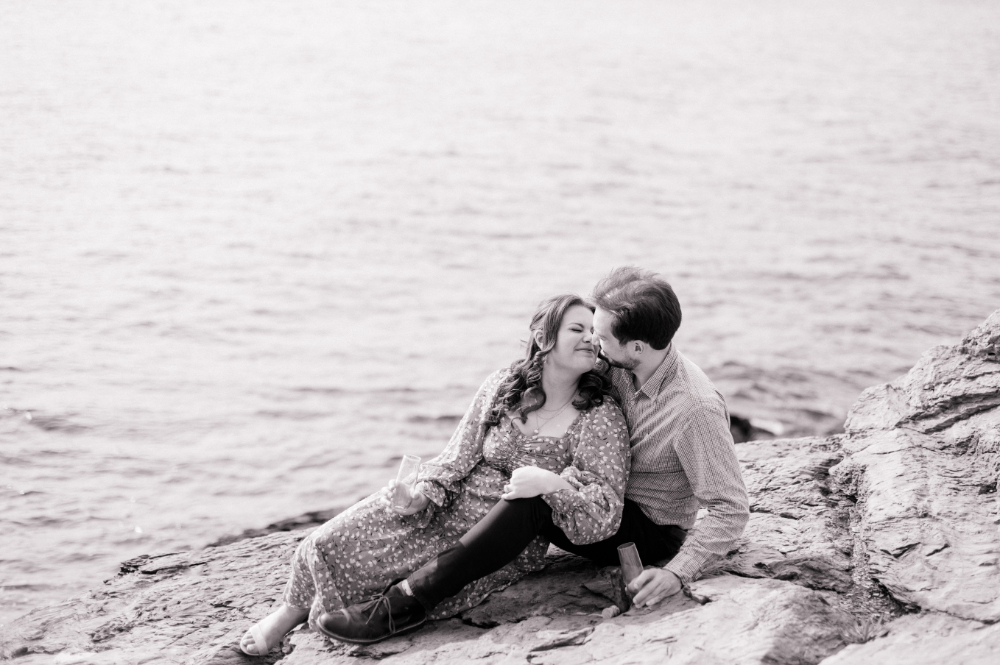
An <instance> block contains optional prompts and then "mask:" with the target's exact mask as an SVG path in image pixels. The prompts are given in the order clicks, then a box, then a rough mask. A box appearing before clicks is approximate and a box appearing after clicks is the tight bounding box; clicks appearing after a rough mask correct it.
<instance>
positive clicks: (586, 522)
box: [542, 400, 632, 545]
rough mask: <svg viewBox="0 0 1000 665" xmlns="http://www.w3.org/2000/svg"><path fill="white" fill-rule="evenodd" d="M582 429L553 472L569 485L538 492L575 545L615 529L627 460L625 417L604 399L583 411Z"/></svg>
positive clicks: (621, 501) (612, 531)
mask: <svg viewBox="0 0 1000 665" xmlns="http://www.w3.org/2000/svg"><path fill="white" fill-rule="evenodd" d="M583 427H584V428H583V431H582V433H581V436H580V442H579V444H578V445H577V447H576V450H575V451H574V454H573V463H572V464H571V465H570V466H568V467H566V468H565V469H564V470H563V472H562V473H561V474H559V478H560V480H562V481H563V482H565V483H566V484H567V485H569V486H570V487H569V488H565V487H564V488H561V489H557V490H555V491H553V492H550V493H545V494H543V495H542V498H543V499H544V500H545V501H546V503H548V504H549V506H551V507H552V521H553V522H554V523H555V525H556V526H558V527H559V528H561V529H562V530H563V532H564V533H565V534H566V537H567V538H569V539H570V541H571V542H573V543H575V544H577V545H586V544H588V543H595V542H597V541H599V540H604V539H605V538H609V537H611V536H612V535H614V533H615V532H616V531H617V530H618V526H619V524H620V523H621V517H622V508H623V507H624V505H625V504H624V502H625V486H626V484H627V483H628V474H629V468H630V466H631V462H632V459H631V454H630V448H629V438H628V427H627V426H626V425H625V417H624V416H623V415H622V413H621V410H620V409H619V408H618V407H617V406H616V405H615V404H614V403H612V402H611V401H610V400H608V401H606V402H605V403H604V404H602V405H601V406H599V407H596V408H595V409H593V410H592V411H591V412H590V413H589V414H587V420H586V422H585V423H584V426H583Z"/></svg>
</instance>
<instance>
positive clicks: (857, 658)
mask: <svg viewBox="0 0 1000 665" xmlns="http://www.w3.org/2000/svg"><path fill="white" fill-rule="evenodd" d="M872 663H878V665H942V663H955V664H959V663H960V664H961V665H996V664H997V663H1000V624H994V625H988V624H984V623H980V622H978V621H967V620H964V619H957V618H955V617H952V616H948V615H946V614H938V613H925V614H919V615H916V614H915V615H906V616H903V617H900V618H899V619H896V620H895V621H893V622H892V623H890V624H889V625H888V626H886V630H885V635H883V636H881V637H878V638H877V639H875V640H873V641H871V642H867V643H865V644H854V645H851V646H849V647H847V648H846V649H844V650H843V651H841V652H839V653H837V654H836V655H833V656H831V657H829V658H827V659H826V660H824V661H822V665H871V664H872Z"/></svg>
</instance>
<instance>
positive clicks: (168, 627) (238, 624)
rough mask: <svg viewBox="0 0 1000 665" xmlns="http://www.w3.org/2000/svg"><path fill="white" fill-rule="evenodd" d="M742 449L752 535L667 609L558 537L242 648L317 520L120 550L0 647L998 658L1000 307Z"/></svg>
mask: <svg viewBox="0 0 1000 665" xmlns="http://www.w3.org/2000/svg"><path fill="white" fill-rule="evenodd" d="M737 449H738V452H739V455H740V459H741V461H742V463H743V468H744V474H745V478H746V481H747V485H748V488H749V490H750V496H751V511H752V515H751V520H750V523H749V526H748V527H747V530H746V533H745V534H744V537H743V539H742V541H741V542H740V543H739V546H738V547H737V548H736V549H735V550H734V551H733V552H731V553H730V554H729V555H728V556H727V557H726V558H725V559H723V560H722V561H720V562H718V564H717V565H716V566H714V567H713V568H712V569H711V570H710V571H708V572H707V573H706V574H705V575H704V576H703V577H702V578H701V579H700V580H698V581H696V582H694V583H693V584H692V585H691V587H690V589H688V590H687V592H686V593H684V594H678V595H677V596H675V597H673V598H671V599H670V600H669V601H667V602H664V603H662V604H661V606H659V607H657V608H656V609H655V610H638V609H634V608H633V609H630V610H629V611H627V612H625V613H624V614H622V615H620V616H617V617H610V618H606V615H607V614H610V613H608V612H605V613H604V615H602V611H604V610H606V609H607V608H608V607H610V606H612V605H613V599H614V598H615V596H616V593H615V583H614V575H615V572H614V571H615V569H604V570H599V569H596V568H594V567H593V566H592V565H590V564H589V563H587V562H585V561H583V560H581V559H579V558H576V557H573V556H570V555H567V554H565V553H560V552H558V551H556V550H551V551H550V556H549V564H548V568H547V569H546V570H545V571H543V572H542V573H538V574H535V575H532V576H529V577H528V578H525V579H524V580H522V581H521V582H519V583H517V584H515V585H513V586H511V587H510V588H508V589H506V590H505V591H503V592H502V593H497V594H494V595H493V596H492V597H490V598H489V599H488V600H487V601H486V602H485V603H483V604H482V605H480V606H479V607H476V608H473V609H472V610H469V611H468V612H465V613H464V614H462V615H461V616H460V617H458V618H455V619H451V620H448V621H441V622H437V623H435V624H433V625H431V626H430V627H428V628H425V629H423V630H421V631H419V632H417V633H414V634H412V635H408V636H402V637H398V638H394V639H392V640H389V641H386V642H384V643H382V644H379V645H376V646H374V647H368V648H360V647H348V646H346V645H340V644H334V643H332V642H329V641H327V640H325V639H323V638H322V637H321V636H318V635H315V634H313V633H310V632H309V631H307V630H302V629H300V630H299V631H297V632H294V633H292V635H290V636H289V638H288V639H287V640H286V642H285V644H284V645H283V650H282V652H281V653H279V652H278V651H277V650H276V651H274V652H273V653H272V654H271V655H270V656H269V657H268V658H266V659H251V658H248V657H246V656H244V655H243V654H242V653H240V652H239V650H238V648H237V646H236V645H237V642H238V641H239V639H240V637H241V636H242V634H243V632H244V631H245V630H246V629H247V627H248V626H249V625H250V624H251V623H253V622H254V621H256V620H258V619H260V618H261V617H263V616H265V615H266V614H267V613H268V612H269V611H270V609H271V607H272V604H274V603H275V602H277V599H278V598H279V596H280V593H281V589H282V586H283V584H284V581H285V579H286V576H287V565H288V564H287V562H288V559H289V556H290V555H291V552H292V550H293V549H294V548H295V546H296V545H297V543H298V542H299V540H300V539H301V538H302V537H303V536H304V535H305V534H306V533H307V531H303V530H291V531H282V532H277V533H271V534H269V535H262V536H259V537H250V538H244V539H242V540H238V541H236V542H229V543H228V544H220V545H219V546H217V547H208V548H205V549H202V550H197V551H191V552H183V553H176V554H164V555H158V556H144V557H140V558H139V559H135V560H132V561H129V562H126V563H125V564H123V565H122V570H121V573H120V575H119V576H118V577H116V578H115V579H112V580H109V581H108V582H106V583H105V585H104V586H103V587H101V588H99V589H95V590H93V591H92V592H90V593H89V594H87V595H85V596H83V597H81V598H77V599H73V600H70V601H67V602H65V603H62V604H60V605H57V606H54V607H49V608H46V609H42V610H37V611H34V612H31V613H30V614H28V615H26V616H24V617H23V618H22V619H21V620H20V621H19V622H17V624H16V626H15V629H14V633H13V634H10V635H6V636H2V640H3V641H2V643H0V654H2V656H3V657H4V658H7V659H11V660H12V662H14V663H17V664H18V665H22V664H23V665H33V664H35V663H46V664H47V663H53V662H58V663H61V664H63V665H72V664H74V663H87V664H91V663H93V664H96V665H104V664H108V665H111V664H119V663H129V664H134V663H186V664H187V663H190V664H192V665H194V664H199V665H200V664H209V663H212V664H222V663H244V662H275V661H277V660H282V661H283V664H284V665H306V664H312V663H351V664H353V665H365V664H366V663H374V662H375V661H385V662H386V663H387V665H388V664H389V663H392V664H397V663H398V664H400V665H403V664H414V665H416V664H418V663H419V664H423V663H469V662H475V663H483V664H488V663H489V664H493V663H495V664H498V665H499V664H501V663H503V664H511V665H512V664H515V663H532V664H546V665H561V664H565V665H577V664H579V663H609V664H610V663H614V664H619V665H621V664H626V663H628V664H644V663H649V664H650V665H652V664H659V663H665V662H670V663H697V664H702V663H705V664H714V663H719V664H723V663H725V664H730V663H745V664H748V665H749V664H755V663H760V664H764V663H767V664H788V665H793V664H794V665H803V664H812V663H822V664H823V665H854V664H857V665H861V664H867V663H900V664H903V663H906V664H907V665H919V664H924V663H926V664H928V665H929V664H932V663H933V664H938V663H983V664H984V665H985V664H987V663H989V664H991V665H992V664H994V663H997V662H1000V624H997V621H998V620H1000V567H998V566H1000V531H998V529H1000V504H998V500H997V496H998V495H997V480H998V478H1000V311H998V312H995V313H994V314H993V315H992V316H990V318H989V319H987V320H986V321H985V322H984V323H983V324H982V325H981V326H979V327H978V328H977V329H976V330H974V331H972V332H971V333H970V334H969V335H968V336H967V337H966V338H965V339H964V340H962V342H961V343H959V344H958V345H956V346H953V347H947V346H941V347H935V348H933V349H931V350H929V351H928V352H926V353H925V354H924V355H923V357H922V358H921V359H920V361H919V362H918V364H917V365H916V366H915V367H914V368H913V369H912V370H910V372H909V373H908V374H906V375H905V376H903V377H901V378H899V379H897V380H896V381H893V382H892V383H889V384H885V385H881V386H876V387H873V388H870V389H868V390H866V391H865V392H864V393H863V394H862V395H861V396H860V398H859V399H858V401H857V403H856V404H855V405H854V407H853V409H852V410H851V412H850V414H849V416H848V419H847V422H846V425H845V432H844V433H843V434H839V435H836V436H832V437H828V438H806V439H786V440H774V441H753V442H747V443H741V444H739V445H738V446H737ZM292 522H293V523H294V520H293V521H292ZM292 526H294V524H292ZM251 535H252V534H251Z"/></svg>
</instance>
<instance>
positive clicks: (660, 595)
mask: <svg viewBox="0 0 1000 665" xmlns="http://www.w3.org/2000/svg"><path fill="white" fill-rule="evenodd" d="M625 590H626V591H628V592H629V593H630V594H632V604H633V605H635V606H636V607H652V606H653V605H656V604H657V603H658V602H660V601H661V600H663V599H664V598H666V597H667V596H672V595H674V594H675V593H677V592H678V591H680V590H681V581H680V579H678V578H677V576H676V575H674V574H673V573H672V572H670V571H669V570H664V569H663V568H657V567H656V566H647V567H646V570H644V571H642V572H641V573H639V576H638V577H637V578H635V579H634V580H632V581H631V582H630V583H629V585H628V586H627V587H625Z"/></svg>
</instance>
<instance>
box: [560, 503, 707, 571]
mask: <svg viewBox="0 0 1000 665" xmlns="http://www.w3.org/2000/svg"><path fill="white" fill-rule="evenodd" d="M550 523H551V520H550ZM542 533H543V534H544V535H545V536H547V537H548V539H549V541H550V542H551V543H552V544H553V545H555V546H556V547H558V548H560V549H564V550H566V551H567V552H571V553H573V554H576V555H578V556H582V557H585V558H587V559H590V560H591V561H593V562H594V563H597V564H599V565H601V566H617V565H619V561H618V546H619V545H623V544H625V543H635V546H636V549H638V550H639V558H640V559H641V560H642V563H643V565H646V566H648V565H663V564H665V563H666V562H667V561H669V560H670V559H673V558H674V556H675V555H676V554H677V552H678V551H679V550H680V548H681V545H683V544H684V538H685V537H686V536H687V532H686V531H685V530H684V529H682V528H680V527H679V526H674V525H672V524H667V525H660V524H656V523H655V522H653V521H652V520H651V519H649V518H648V517H646V513H644V512H642V508H640V507H639V504H636V503H633V502H631V501H628V500H626V501H625V508H624V510H622V521H621V525H620V526H619V527H618V531H617V532H616V533H615V534H614V535H613V536H611V537H610V538H608V539H607V540H602V541H600V542H597V543H592V544H590V545H575V544H573V543H571V542H570V540H569V538H567V537H566V534H564V533H563V532H562V529H560V528H559V527H557V526H555V525H552V528H550V529H547V530H545V531H543V532H542Z"/></svg>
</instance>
